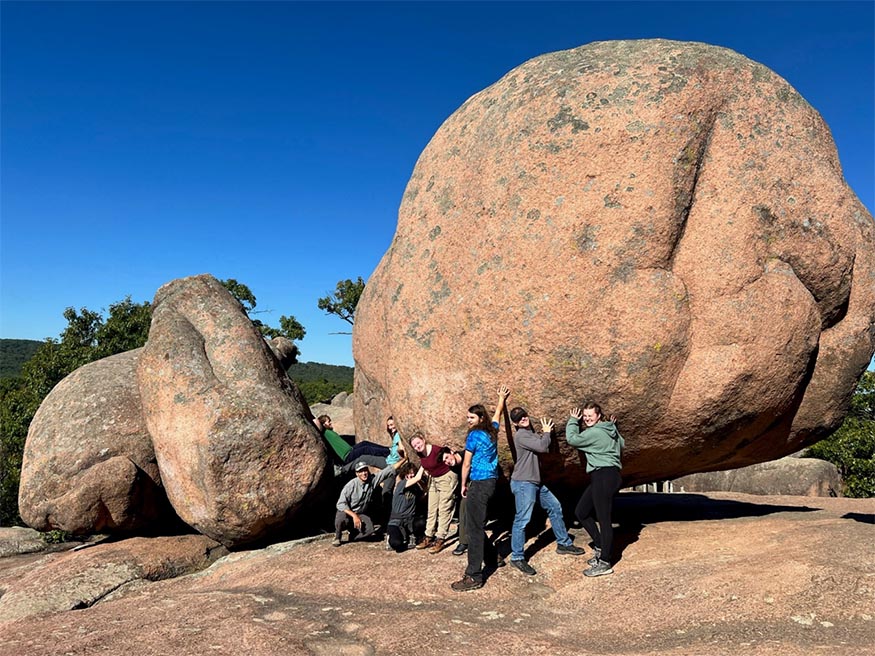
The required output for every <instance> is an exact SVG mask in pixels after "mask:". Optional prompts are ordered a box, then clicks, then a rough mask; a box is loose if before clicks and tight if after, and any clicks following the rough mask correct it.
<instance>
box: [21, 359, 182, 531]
mask: <svg viewBox="0 0 875 656" xmlns="http://www.w3.org/2000/svg"><path fill="white" fill-rule="evenodd" d="M141 351H142V349H136V350H133V351H128V352H127V353H120V354H118V355H113V356H111V357H108V358H104V359H102V360H98V361H96V362H92V363H90V364H87V365H85V366H83V367H80V368H79V369H77V370H76V371H74V372H73V373H71V374H70V375H69V376H67V377H66V378H64V379H63V380H62V381H61V382H60V383H58V384H57V385H56V386H55V388H54V389H53V390H52V391H51V392H50V393H49V395H48V396H47V397H46V398H45V400H44V401H43V403H42V405H40V407H39V410H37V413H36V415H35V416H34V418H33V421H32V422H31V424H30V430H29V431H28V435H27V442H26V444H25V449H24V462H23V465H22V470H21V485H20V488H19V504H18V505H19V512H20V513H21V517H22V519H24V521H25V522H27V523H28V524H29V525H30V526H32V527H34V528H36V529H38V530H40V531H49V530H52V529H61V530H64V531H70V532H72V533H78V534H87V533H97V532H152V531H160V530H161V529H162V527H163V528H165V529H166V528H170V527H176V525H177V524H178V522H179V520H178V518H177V517H176V514H175V513H174V512H173V508H172V507H171V506H170V504H169V503H168V502H167V496H166V495H165V493H164V488H163V486H162V483H161V476H160V474H159V472H158V465H157V463H156V461H155V452H154V450H153V449H152V441H151V439H150V437H149V433H148V431H147V430H146V425H145V422H144V421H143V417H142V412H141V404H140V393H139V390H138V388H137V377H136V368H137V362H138V360H139V357H140V353H141Z"/></svg>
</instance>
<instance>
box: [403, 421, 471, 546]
mask: <svg viewBox="0 0 875 656" xmlns="http://www.w3.org/2000/svg"><path fill="white" fill-rule="evenodd" d="M410 446H411V447H413V450H414V451H415V452H416V455H418V456H419V462H420V464H421V465H422V468H423V469H424V470H425V471H426V473H427V474H428V477H429V478H428V519H426V521H425V539H424V540H423V541H422V542H420V543H419V544H418V545H416V548H417V549H428V550H429V553H433V554H436V553H439V552H440V551H441V550H443V548H444V545H445V543H446V539H447V534H448V533H449V531H450V521H451V520H452V519H453V513H454V512H455V510H456V488H457V487H458V486H459V476H458V475H457V474H456V472H454V471H453V470H452V469H450V467H448V466H447V464H446V463H445V462H444V460H443V458H442V453H443V449H442V448H441V447H437V446H435V445H433V444H431V443H429V442H427V441H426V439H425V438H424V437H423V436H422V435H421V434H419V433H417V434H416V435H414V436H413V437H412V438H410Z"/></svg>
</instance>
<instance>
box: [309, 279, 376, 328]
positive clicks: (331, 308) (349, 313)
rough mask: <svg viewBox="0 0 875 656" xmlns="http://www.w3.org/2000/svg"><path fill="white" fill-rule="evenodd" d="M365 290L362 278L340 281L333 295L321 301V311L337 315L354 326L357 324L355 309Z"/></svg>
mask: <svg viewBox="0 0 875 656" xmlns="http://www.w3.org/2000/svg"><path fill="white" fill-rule="evenodd" d="M364 290H365V281H364V280H362V279H361V276H359V277H358V278H357V279H356V280H355V281H353V280H349V279H347V280H340V281H338V283H337V287H336V288H335V290H334V293H333V294H331V293H329V294H328V295H327V296H323V297H322V298H320V299H319V302H318V305H319V309H320V310H324V311H325V312H326V313H327V314H334V315H337V316H338V317H340V318H341V319H343V320H344V321H346V322H347V323H349V325H350V326H352V325H354V323H355V309H356V306H357V305H358V304H359V299H361V297H362V292H363V291H364Z"/></svg>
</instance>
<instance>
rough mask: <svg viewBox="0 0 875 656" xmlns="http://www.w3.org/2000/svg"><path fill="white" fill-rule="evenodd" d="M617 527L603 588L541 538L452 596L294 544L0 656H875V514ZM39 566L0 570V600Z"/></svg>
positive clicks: (28, 631) (623, 509)
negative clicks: (0, 593)
mask: <svg viewBox="0 0 875 656" xmlns="http://www.w3.org/2000/svg"><path fill="white" fill-rule="evenodd" d="M616 519H617V520H618V522H619V528H618V530H617V542H618V547H619V549H620V551H621V553H620V558H619V561H618V562H617V564H616V566H615V573H614V574H613V575H611V576H605V577H601V578H597V579H586V578H584V577H583V576H582V575H581V572H582V570H583V568H584V567H585V564H584V562H583V561H584V560H585V558H586V556H584V557H577V558H575V557H569V556H559V555H557V554H556V553H555V551H554V545H553V544H552V538H551V532H550V531H549V529H547V530H546V532H545V533H542V534H541V535H539V536H533V538H532V540H531V541H530V543H529V545H528V551H529V553H530V562H531V563H532V565H533V566H534V567H535V568H536V569H537V570H538V574H537V575H536V576H533V577H528V576H524V575H523V574H521V573H520V572H517V571H516V570H513V569H512V568H510V567H506V568H503V569H500V570H497V571H496V572H495V573H493V574H492V575H491V576H490V577H489V579H488V580H487V583H486V585H485V587H484V588H482V589H481V590H477V591H474V592H468V593H461V594H460V593H455V592H453V591H451V590H450V583H451V582H452V581H453V580H455V579H457V578H459V576H460V575H461V573H462V570H463V567H464V564H463V562H462V561H463V559H462V558H457V557H454V556H453V555H452V554H451V553H450V552H449V550H446V551H444V552H442V553H440V554H438V555H430V554H427V553H423V552H421V551H411V552H407V553H403V554H395V553H393V552H387V551H385V550H384V549H383V545H382V544H381V543H354V544H344V545H343V546H342V547H340V548H334V547H332V546H331V543H330V539H323V538H315V539H310V540H299V541H296V542H286V543H280V544H275V545H272V546H270V547H267V548H264V549H259V550H252V551H243V552H236V553H233V554H230V555H229V556H226V557H224V558H221V559H219V560H218V561H216V562H215V563H214V564H212V565H211V566H210V567H208V568H207V569H204V570H202V571H200V572H198V573H195V574H189V575H186V576H180V577H178V578H175V579H173V580H165V581H158V582H151V583H150V582H144V583H143V584H141V585H138V586H132V587H130V588H128V590H127V592H121V593H119V594H116V595H114V596H113V597H112V598H111V599H110V600H105V601H101V602H99V603H96V604H95V605H93V606H91V607H88V608H83V609H81V610H73V611H66V612H56V613H45V614H42V615H32V616H29V617H26V618H22V619H19V620H17V621H10V622H6V623H0V635H2V636H3V639H2V640H0V656H25V655H29V654H43V655H46V656H51V655H59V656H60V655H61V654H64V655H72V656H79V655H84V654H89V655H93V654H124V653H137V654H140V655H143V656H153V655H154V656H157V655H163V654H168V655H170V654H173V655H174V656H179V655H186V654H192V655H194V654H197V655H198V656H200V655H202V654H235V655H237V654H241V653H245V654H253V655H265V656H267V655H273V654H283V655H290V654H362V655H365V654H399V653H414V652H418V651H419V650H421V649H425V650H427V651H428V652H430V653H434V654H471V653H502V654H505V655H508V656H509V655H513V654H630V655H634V654H663V655H671V656H676V655H681V654H738V653H744V654H748V655H754V656H758V655H761V656H765V655H769V656H771V655H777V654H781V655H782V656H784V655H791V656H793V655H799V656H801V655H803V654H805V655H808V654H812V653H829V654H831V655H842V654H848V655H850V654H854V655H855V656H856V655H858V654H864V653H873V645H875V548H873V544H875V539H873V538H875V524H873V522H875V500H871V499H870V500H861V499H839V498H806V497H763V496H747V495H741V494H731V493H712V494H708V495H704V494H664V495H659V494H653V495H651V494H636V493H628V494H623V495H621V498H620V500H619V501H618V507H617V513H616ZM572 532H573V533H577V535H578V537H577V543H578V544H585V540H584V537H583V535H582V532H581V531H580V530H579V529H576V530H575V529H572ZM84 551H87V550H84ZM78 553H79V554H81V553H82V552H78ZM76 555H77V554H63V555H60V554H52V555H51V560H52V562H55V563H56V561H57V559H58V558H63V557H69V558H74V557H76ZM40 558H42V560H40ZM46 558H49V557H45V556H44V557H38V556H34V555H32V554H30V555H24V556H13V557H10V558H4V559H0V586H2V587H3V588H4V589H6V590H7V592H6V594H9V592H8V591H9V590H12V589H14V587H15V584H16V577H15V575H14V571H15V570H16V569H18V571H21V570H20V567H23V566H26V567H28V568H29V569H33V568H34V567H42V566H45V565H41V564H39V563H40V562H43V561H44V560H45V559H46ZM16 559H31V560H30V561H28V563H27V564H26V565H25V564H24V563H23V562H22V561H17V560H16ZM34 559H36V560H34ZM16 563H17V564H16ZM57 567H58V566H57V564H55V565H54V568H55V569H56V570H57ZM32 574H33V573H32V572H31V576H32Z"/></svg>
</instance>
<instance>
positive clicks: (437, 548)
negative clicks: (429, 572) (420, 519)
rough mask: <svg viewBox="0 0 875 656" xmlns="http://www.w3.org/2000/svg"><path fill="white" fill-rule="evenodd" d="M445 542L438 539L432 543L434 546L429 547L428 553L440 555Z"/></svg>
mask: <svg viewBox="0 0 875 656" xmlns="http://www.w3.org/2000/svg"><path fill="white" fill-rule="evenodd" d="M444 542H445V540H444V539H443V538H438V539H437V540H435V541H434V544H432V545H431V549H429V550H428V553H433V554H436V553H440V552H441V551H443V548H444Z"/></svg>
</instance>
